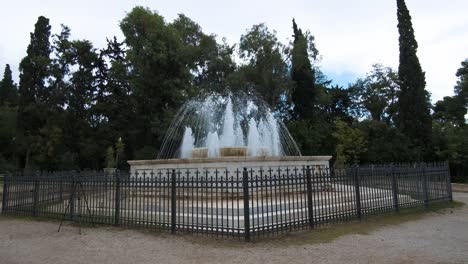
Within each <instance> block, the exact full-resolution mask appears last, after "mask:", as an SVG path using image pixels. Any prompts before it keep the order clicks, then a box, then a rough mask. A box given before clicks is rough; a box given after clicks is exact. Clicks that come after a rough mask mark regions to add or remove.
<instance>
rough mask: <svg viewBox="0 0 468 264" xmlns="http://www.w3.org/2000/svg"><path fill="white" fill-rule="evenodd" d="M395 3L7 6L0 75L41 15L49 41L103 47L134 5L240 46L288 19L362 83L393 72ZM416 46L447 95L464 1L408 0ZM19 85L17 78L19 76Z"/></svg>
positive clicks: (467, 27)
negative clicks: (378, 72)
mask: <svg viewBox="0 0 468 264" xmlns="http://www.w3.org/2000/svg"><path fill="white" fill-rule="evenodd" d="M395 2H396V1H395V0H393V1H375V0H354V1H342V0H328V1H319V0H314V1H305V0H303V1H300V0H290V1H278V0H274V1H251V0H249V1H247V0H239V1H223V2H222V1H215V0H200V1H190V0H184V1H178V0H172V1H162V0H154V1H150V0H146V1H145V0H139V1H128V0H116V1H90V0H83V1H60V0H42V1H25V0H15V1H8V2H6V3H4V4H3V5H2V9H1V10H0V23H1V24H2V25H3V26H2V27H1V28H0V35H1V36H2V40H1V41H0V67H2V68H3V66H4V64H6V63H10V64H11V65H12V67H13V69H14V70H15V72H14V74H15V75H17V74H18V71H17V68H18V64H19V61H20V60H21V58H22V57H23V56H24V55H25V53H26V47H27V45H28V43H29V32H31V31H32V30H33V28H34V23H35V22H36V20H37V17H38V16H39V15H44V16H46V17H48V18H50V20H51V24H52V27H53V29H52V31H53V33H58V32H59V30H60V24H65V25H68V26H69V27H70V28H71V30H72V38H77V39H89V40H90V41H92V42H93V43H94V44H95V46H96V47H99V48H101V47H104V45H105V39H106V37H112V36H114V35H117V36H118V37H120V38H122V33H121V32H120V29H119V27H118V24H119V21H120V20H121V19H123V18H124V16H125V13H126V12H129V11H130V10H131V8H132V7H133V6H135V5H142V6H147V7H149V8H150V9H152V10H157V11H158V12H159V13H160V14H161V15H163V16H164V17H165V18H166V20H168V21H171V20H172V19H174V18H175V17H176V16H177V14H178V13H185V14H186V15H187V16H189V17H190V18H192V19H193V20H195V21H196V22H198V23H199V24H200V25H201V26H202V27H203V29H204V31H205V32H208V33H215V34H217V35H218V36H220V37H223V36H224V37H227V39H228V41H229V42H230V43H235V42H238V40H239V38H240V36H241V34H243V33H245V31H246V29H247V28H250V27H251V26H252V25H253V24H256V23H260V22H266V24H267V25H268V26H269V27H270V28H271V29H275V30H277V32H278V37H279V39H280V40H282V41H284V42H286V39H288V38H289V39H290V38H291V35H292V29H291V19H292V17H295V18H296V21H297V23H298V25H299V26H300V27H301V28H302V29H304V30H307V29H308V30H310V31H311V32H312V33H313V34H314V35H315V36H316V40H317V45H318V48H319V51H320V52H321V54H322V55H323V61H322V67H323V68H324V71H325V72H330V73H333V74H334V75H343V74H345V73H346V74H348V75H349V73H352V74H354V75H356V76H363V75H364V74H365V73H366V72H367V71H369V70H370V67H371V65H372V64H374V63H377V62H379V63H382V64H384V65H388V66H392V67H394V68H397V67H398V32H397V28H396V25H397V20H396V3H395ZM406 3H407V5H408V8H409V9H410V13H411V16H412V18H413V26H414V28H415V32H416V38H417V40H418V43H419V50H418V56H419V58H420V61H421V65H422V67H423V70H424V71H425V72H426V81H427V89H428V90H429V91H430V92H431V93H432V94H433V101H436V100H439V99H441V98H442V97H443V96H447V95H452V93H453V86H454V85H455V81H456V77H455V72H456V70H457V69H458V68H459V67H460V62H461V61H462V60H464V59H465V58H467V57H468V54H467V53H466V52H467V51H468V17H467V16H466V10H468V1H465V0H450V1H445V2H444V1H436V0H429V1H424V0H407V1H406ZM16 79H17V76H16Z"/></svg>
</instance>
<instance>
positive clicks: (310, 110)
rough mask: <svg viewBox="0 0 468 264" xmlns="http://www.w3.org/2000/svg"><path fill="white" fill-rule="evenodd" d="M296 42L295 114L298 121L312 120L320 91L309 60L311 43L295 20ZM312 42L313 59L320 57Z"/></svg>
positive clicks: (293, 76)
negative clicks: (300, 119) (316, 85)
mask: <svg viewBox="0 0 468 264" xmlns="http://www.w3.org/2000/svg"><path fill="white" fill-rule="evenodd" d="M293 30H294V35H293V37H294V42H293V48H292V51H291V54H292V55H291V68H292V69H291V79H292V80H293V81H294V87H293V92H292V101H293V104H294V114H293V116H294V117H295V118H296V119H299V118H303V119H304V118H311V117H312V116H313V114H314V107H315V104H316V101H317V97H318V90H317V88H316V87H315V71H314V69H313V68H312V64H311V62H310V58H309V53H308V52H309V43H308V39H307V38H306V36H305V35H304V34H303V33H302V30H301V29H300V28H298V27H297V24H296V21H295V20H294V19H293ZM313 40H314V39H313V37H312V41H310V43H311V44H312V47H313V49H312V54H311V56H312V57H313V58H316V56H317V55H318V51H317V49H315V45H314V42H313Z"/></svg>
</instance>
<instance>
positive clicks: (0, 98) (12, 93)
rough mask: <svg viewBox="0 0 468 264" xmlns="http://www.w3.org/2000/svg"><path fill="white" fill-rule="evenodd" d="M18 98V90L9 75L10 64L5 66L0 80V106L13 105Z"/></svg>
mask: <svg viewBox="0 0 468 264" xmlns="http://www.w3.org/2000/svg"><path fill="white" fill-rule="evenodd" d="M17 98H18V91H17V89H16V85H15V83H14V82H13V78H12V76H11V69H10V65H8V64H7V65H6V66H5V72H4V74H3V80H2V81H1V82H0V106H2V105H6V104H7V105H9V106H15V105H16V103H17V102H16V100H17Z"/></svg>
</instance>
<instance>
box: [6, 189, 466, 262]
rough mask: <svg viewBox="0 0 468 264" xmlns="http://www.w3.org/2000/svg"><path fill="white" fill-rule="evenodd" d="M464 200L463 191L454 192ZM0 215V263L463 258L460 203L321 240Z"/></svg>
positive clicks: (463, 213)
mask: <svg viewBox="0 0 468 264" xmlns="http://www.w3.org/2000/svg"><path fill="white" fill-rule="evenodd" d="M454 198H455V199H456V200H459V201H462V202H464V203H468V193H454ZM57 226H58V222H37V221H30V220H24V219H14V218H5V217H0V256H2V257H1V263H2V264H14V263H38V264H41V263H57V264H60V263H67V264H68V263H76V264H80V263H86V264H87V263H101V264H107V263H112V264H120V263H125V264H127V263H141V264H144V263H167V264H172V263H242V264H247V263H289V264H296V263H311V262H314V263H376V262H378V263H466V260H467V259H468V252H467V251H466V249H467V248H468V229H467V226H468V206H464V207H462V208H458V209H454V210H448V211H447V212H445V213H443V214H440V213H432V214H429V215H428V216H427V217H424V218H423V219H420V220H416V221H412V222H406V223H403V224H400V225H397V226H387V227H384V228H382V229H379V230H377V231H373V232H371V233H370V234H368V235H357V234H354V235H346V236H343V237H341V238H338V239H337V240H335V241H332V242H330V243H324V244H308V243H307V242H306V241H295V243H294V244H291V243H288V242H287V241H284V240H282V241H277V242H271V243H267V242H259V243H248V244H246V243H243V242H240V243H238V242H233V241H232V239H230V240H214V241H213V238H212V237H209V238H206V237H204V236H200V237H192V236H172V235H169V234H167V233H162V234H151V233H150V234H145V233H141V232H138V231H136V230H122V229H116V228H111V227H102V228H93V229H89V228H84V229H83V232H84V235H79V234H78V230H77V228H76V227H72V226H65V227H64V228H63V231H61V232H60V233H57Z"/></svg>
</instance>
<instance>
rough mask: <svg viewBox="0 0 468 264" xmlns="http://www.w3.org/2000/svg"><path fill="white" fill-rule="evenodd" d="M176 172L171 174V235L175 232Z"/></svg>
mask: <svg viewBox="0 0 468 264" xmlns="http://www.w3.org/2000/svg"><path fill="white" fill-rule="evenodd" d="M176 193H177V192H176V171H175V170H172V174H171V233H173V234H174V233H175V231H176V219H177V218H176V210H177V208H176Z"/></svg>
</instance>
